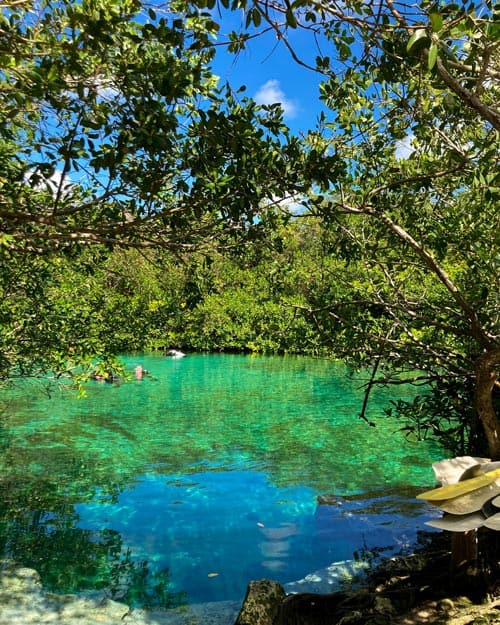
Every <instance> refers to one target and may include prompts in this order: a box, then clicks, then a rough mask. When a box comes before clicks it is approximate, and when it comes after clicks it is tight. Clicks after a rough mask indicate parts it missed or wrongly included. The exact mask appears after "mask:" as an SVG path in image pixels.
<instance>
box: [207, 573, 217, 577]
mask: <svg viewBox="0 0 500 625" xmlns="http://www.w3.org/2000/svg"><path fill="white" fill-rule="evenodd" d="M217 575H219V574H218V573H209V574H208V577H217Z"/></svg>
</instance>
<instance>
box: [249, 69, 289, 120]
mask: <svg viewBox="0 0 500 625" xmlns="http://www.w3.org/2000/svg"><path fill="white" fill-rule="evenodd" d="M254 100H255V101H256V102H257V104H281V108H282V109H283V113H284V115H285V117H288V118H290V119H291V118H293V117H297V115H298V112H299V110H298V106H297V104H296V103H295V102H294V101H293V100H289V99H288V98H287V97H286V95H285V93H284V91H283V90H282V89H281V87H280V83H279V80H276V79H275V78H272V79H271V80H268V81H267V82H265V83H264V84H263V85H262V87H260V88H259V90H258V91H257V93H256V94H255V96H254Z"/></svg>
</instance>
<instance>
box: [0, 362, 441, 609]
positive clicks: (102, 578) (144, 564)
mask: <svg viewBox="0 0 500 625" xmlns="http://www.w3.org/2000/svg"><path fill="white" fill-rule="evenodd" d="M138 362H140V363H141V364H143V365H144V366H145V367H146V368H147V369H148V370H150V371H152V372H153V374H154V375H153V376H151V377H149V378H148V377H146V378H144V379H142V380H133V381H131V382H129V383H128V384H123V385H114V384H100V383H89V386H88V396H87V397H86V398H85V399H82V400H78V399H76V398H75V397H73V396H72V395H71V394H69V393H67V392H57V391H54V392H53V393H51V396H50V397H49V396H48V395H47V394H44V393H40V392H38V391H37V389H36V387H34V386H33V385H30V383H29V382H27V383H26V384H25V385H24V386H23V387H18V388H17V389H13V390H11V391H9V392H8V393H4V394H3V395H2V396H0V402H2V404H3V406H4V408H3V409H2V410H1V412H0V414H1V416H0V470H1V473H0V475H1V477H0V497H1V500H0V557H9V558H12V559H14V560H16V561H18V562H20V563H21V564H23V565H24V566H29V567H33V568H35V569H37V570H38V571H39V572H40V574H41V577H42V580H43V582H44V584H45V585H46V587H47V588H49V589H52V590H55V591H57V592H61V593H71V592H84V593H89V592H100V593H103V594H104V595H105V596H109V597H111V598H115V599H120V600H123V601H124V602H126V603H129V604H130V605H138V606H148V607H162V608H167V607H173V606H177V605H180V604H183V603H187V602H201V601H218V600H224V599H234V598H237V599H240V598H242V596H243V594H244V591H245V588H246V584H247V582H248V581H249V580H250V579H258V578H261V577H272V578H274V579H276V580H277V581H281V582H282V583H287V582H292V581H294V580H299V579H301V578H304V577H305V576H306V575H307V574H309V573H311V572H312V571H315V570H320V569H323V568H324V567H328V566H329V565H331V563H333V562H339V561H341V562H343V561H348V560H352V559H353V558H355V557H356V554H359V553H361V552H363V553H364V554H365V556H366V554H370V553H371V554H374V553H380V552H381V551H383V552H384V553H386V554H390V553H391V552H394V551H401V550H404V549H411V546H412V544H413V543H414V542H415V540H416V534H417V531H418V529H420V528H421V527H422V523H423V519H424V517H425V516H426V515H427V516H428V515H429V511H428V510H427V509H425V506H423V504H421V503H418V502H415V500H414V495H415V492H416V489H417V488H418V487H419V486H421V485H423V484H428V483H429V481H432V475H431V474H430V464H431V462H432V461H434V460H436V459H438V458H440V457H441V453H440V450H439V449H437V448H436V447H433V446H432V445H430V444H429V443H420V444H412V445H410V444H408V443H406V442H405V441H404V439H403V437H402V436H401V434H400V433H398V432H397V429H398V424H397V423H396V422H395V421H394V420H390V419H387V418H385V417H382V414H383V410H382V407H383V405H384V402H387V401H388V399H389V398H390V399H394V392H393V391H391V392H390V394H389V393H386V394H385V395H384V394H383V393H382V394H379V395H378V396H377V397H376V403H375V404H372V414H371V415H370V418H376V417H377V416H380V417H381V418H380V422H379V425H378V426H377V427H376V428H370V427H367V426H366V424H365V423H363V422H361V421H360V420H359V419H357V417H356V415H357V414H358V413H359V408H360V405H361V401H362V391H361V389H360V386H361V382H360V380H357V381H356V380H352V379H351V378H349V376H347V374H346V370H345V369H344V368H343V367H341V366H339V365H335V364H332V363H331V362H328V361H321V360H320V361H316V360H313V359H306V358H278V357H276V358H272V357H259V358H250V357H245V356H188V357H186V358H183V359H181V360H169V359H166V358H160V357H156V356H149V357H145V356H142V357H141V358H140V360H138V359H137V358H135V357H132V356H131V357H128V358H126V364H127V365H128V367H129V368H130V370H131V371H133V369H134V367H135V366H136V365H137V364H138ZM398 392H399V391H398ZM389 395H390V396H389ZM401 396H402V395H401Z"/></svg>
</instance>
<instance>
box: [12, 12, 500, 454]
mask: <svg viewBox="0 0 500 625" xmlns="http://www.w3.org/2000/svg"><path fill="white" fill-rule="evenodd" d="M0 8H1V14H0V220H1V221H0V223H1V232H0V291H1V299H0V311H1V312H0V319H1V325H0V378H1V380H2V381H3V382H4V383H7V382H8V381H12V380H15V378H16V377H18V376H33V375H39V376H42V375H47V374H48V373H49V372H50V373H51V374H52V375H55V376H65V375H68V376H74V375H75V374H76V373H77V372H78V373H79V375H81V372H82V371H88V370H90V367H93V366H95V362H96V361H102V362H105V363H107V362H108V361H110V359H111V358H113V357H114V356H116V355H119V354H120V353H123V352H125V351H130V350H145V349H146V350H147V349H158V350H162V349H165V348H168V347H170V346H174V345H175V346H179V347H183V348H186V349H189V350H237V351H250V352H262V353H287V352H288V353H292V352H293V353H304V354H311V355H323V356H329V357H332V358H340V359H343V360H345V361H346V362H347V363H349V364H350V365H351V366H352V367H354V368H361V367H363V368H365V367H366V368H368V369H369V370H370V371H371V382H370V384H369V385H368V387H367V399H368V400H369V391H370V388H371V387H372V386H373V384H402V383H413V384H422V385H424V384H425V385H426V389H427V393H426V394H424V395H422V396H421V397H420V398H419V399H418V400H417V401H416V402H414V403H413V404H412V405H406V404H400V405H398V406H395V407H394V408H395V409H396V410H397V411H398V412H399V413H400V414H401V415H402V416H404V417H405V418H406V422H408V420H409V422H410V424H412V425H411V426H410V427H412V428H413V429H416V430H418V432H419V433H421V434H422V435H425V434H426V433H428V434H437V435H440V436H442V437H443V439H444V440H445V442H446V443H447V444H449V445H450V447H454V448H455V449H457V450H461V451H466V450H467V451H476V452H481V453H487V454H489V456H490V457H492V458H500V422H499V420H498V417H497V411H498V403H499V400H498V396H499V382H498V374H497V370H498V366H499V364H500V338H499V336H500V335H499V293H500V289H499V286H500V285H499V275H500V274H499V271H498V269H499V258H500V255H499V246H498V243H499V240H498V237H499V234H498V233H499V232H500V228H499V225H500V224H499V212H498V200H499V191H500V168H499V167H498V154H499V151H498V137H499V131H500V109H499V107H500V104H499V95H500V81H499V78H500V49H499V47H500V43H499V42H500V37H499V34H500V23H499V21H498V18H499V14H498V7H495V5H494V3H493V2H490V1H489V0H485V1H483V2H474V1H471V2H468V3H466V2H458V3H456V4H451V3H448V2H435V1H433V2H429V1H427V0H419V2H417V3H409V2H408V3H407V2H395V1H394V0H381V1H380V2H378V3H365V2H361V1H359V0H342V1H339V2H337V1H336V0H333V1H331V2H328V3H323V2H322V1H321V0H295V1H289V0H276V2H271V1H269V0H252V2H249V1H247V0H219V1H216V0H194V1H192V2H191V1H189V0H172V1H171V2H167V3H162V4H160V3H146V2H141V1H140V0H81V1H80V2H75V1H73V0H53V1H50V0H40V1H38V2H33V1H31V0H17V1H12V2H4V3H3V4H1V5H0ZM234 11H238V12H240V13H242V14H243V15H244V19H243V21H242V26H241V29H240V30H239V31H237V32H236V31H230V32H227V31H225V30H224V25H225V19H224V17H225V15H227V14H230V13H231V12H234ZM299 30H300V31H303V34H304V35H308V36H310V37H311V41H314V42H317V41H318V40H321V42H322V45H321V48H320V49H321V50H324V53H323V52H322V53H319V52H318V54H317V55H315V56H314V57H313V58H312V59H310V58H301V57H300V56H299V54H298V52H297V50H296V49H294V45H293V33H295V32H297V31H299ZM267 31H272V32H275V33H276V37H277V40H278V41H279V43H280V44H281V45H283V46H285V47H286V48H287V49H288V50H289V52H290V63H298V64H301V65H302V66H307V67H308V68H309V69H310V71H313V72H317V73H318V74H319V75H320V76H321V84H320V88H319V93H318V97H319V98H320V99H321V101H322V102H323V104H324V113H323V114H322V116H321V118H320V119H319V120H318V123H317V125H316V126H315V127H314V128H311V129H310V130H309V131H308V132H307V133H306V134H304V135H303V136H300V137H299V136H295V135H293V134H292V133H291V132H290V130H289V129H288V128H287V127H286V125H285V123H284V121H283V114H282V113H283V112H282V110H281V109H280V107H279V105H270V106H258V105H257V104H256V103H255V102H254V101H252V99H251V98H248V97H246V96H245V95H244V93H243V92H242V91H241V90H240V89H239V86H238V85H229V84H225V85H221V84H218V81H217V79H216V77H215V76H214V74H213V72H212V70H211V63H212V62H213V59H214V56H215V55H216V54H220V53H221V50H223V51H226V52H227V53H233V54H236V55H237V54H238V53H239V52H240V51H241V50H243V49H244V48H245V46H247V45H249V42H250V41H251V40H253V39H254V38H256V37H258V36H260V35H261V34H262V33H264V32H267ZM216 33H218V37H217V43H215V39H214V35H215V34H216ZM314 49H316V48H314ZM403 144H407V145H408V146H409V148H408V149H407V150H406V153H405V154H404V155H402V154H401V150H400V148H401V146H402V145H403ZM297 207H299V208H297ZM360 412H361V416H363V409H362V408H361V410H360Z"/></svg>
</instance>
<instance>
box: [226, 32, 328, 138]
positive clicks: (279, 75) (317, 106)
mask: <svg viewBox="0 0 500 625" xmlns="http://www.w3.org/2000/svg"><path fill="white" fill-rule="evenodd" d="M231 28H234V29H235V30H238V25H237V24H234V23H233V24H228V25H226V24H223V26H222V28H221V31H220V33H219V36H218V38H217V40H218V41H224V40H226V37H225V32H227V30H230V29H231ZM290 39H291V41H292V43H293V46H294V50H295V51H296V52H298V53H299V54H300V56H301V57H303V58H306V59H307V60H308V61H309V62H311V63H312V64H313V65H314V60H315V57H316V56H317V53H318V50H317V49H315V48H314V47H313V39H312V37H311V36H310V35H308V34H307V33H301V32H299V31H293V32H291V33H290ZM214 71H215V73H216V74H217V75H218V76H220V78H221V83H222V84H224V83H225V82H226V81H228V82H229V83H230V84H231V85H232V86H233V87H235V88H236V87H239V86H241V85H245V86H246V87H247V90H246V92H245V95H248V96H250V97H252V98H253V99H255V100H256V101H257V102H258V103H259V104H273V103H276V102H279V103H280V104H281V105H282V108H283V110H284V119H285V122H286V123H287V125H288V126H289V127H290V128H291V129H292V131H293V132H295V133H300V132H306V131H307V130H308V129H310V128H313V127H314V126H315V122H316V119H317V116H318V114H319V111H320V110H321V108H322V106H321V102H320V101H319V97H318V83H319V82H320V80H321V76H320V75H319V74H317V73H316V72H313V71H312V70H308V69H306V68H304V67H302V66H300V65H299V64H298V63H296V62H295V61H294V59H293V58H292V57H291V54H290V52H289V50H288V49H287V48H286V46H285V45H284V43H283V42H282V41H279V40H278V39H277V37H276V35H275V33H265V34H264V35H262V36H260V37H257V38H256V39H253V40H250V41H249V42H248V43H247V47H246V49H245V50H243V51H241V52H240V53H239V54H238V55H234V54H231V53H227V52H223V51H222V49H221V51H220V52H219V53H218V55H217V60H216V63H215V65H214Z"/></svg>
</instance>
